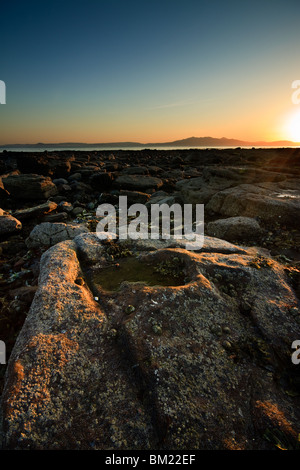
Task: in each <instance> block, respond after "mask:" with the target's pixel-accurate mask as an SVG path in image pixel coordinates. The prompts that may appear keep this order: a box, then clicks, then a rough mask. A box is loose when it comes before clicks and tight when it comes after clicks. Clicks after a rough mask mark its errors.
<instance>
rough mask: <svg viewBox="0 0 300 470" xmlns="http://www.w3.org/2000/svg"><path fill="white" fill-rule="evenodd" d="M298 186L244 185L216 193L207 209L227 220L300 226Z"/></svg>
mask: <svg viewBox="0 0 300 470" xmlns="http://www.w3.org/2000/svg"><path fill="white" fill-rule="evenodd" d="M295 186H296V185H295V182H291V184H290V185H289V184H287V183H285V184H280V183H278V184H277V183H269V184H263V183H262V184H255V185H254V184H241V185H238V186H235V187H233V188H229V189H225V190H224V191H219V192H217V193H216V194H214V195H213V197H212V198H211V199H210V201H209V202H208V203H207V205H206V207H205V208H206V210H207V211H212V212H214V213H217V214H221V215H224V216H227V217H235V216H243V217H260V218H261V219H262V220H264V221H266V222H275V221H277V222H280V223H282V224H287V225H289V226H298V221H299V217H300V190H299V185H298V188H297V189H295Z"/></svg>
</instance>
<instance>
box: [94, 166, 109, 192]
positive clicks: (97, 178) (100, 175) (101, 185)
mask: <svg viewBox="0 0 300 470" xmlns="http://www.w3.org/2000/svg"><path fill="white" fill-rule="evenodd" d="M112 182H113V176H112V174H111V173H109V172H105V171H98V172H96V173H93V174H92V175H91V176H90V179H89V183H90V185H91V187H92V188H93V189H96V190H98V191H105V190H107V189H109V188H111V186H112Z"/></svg>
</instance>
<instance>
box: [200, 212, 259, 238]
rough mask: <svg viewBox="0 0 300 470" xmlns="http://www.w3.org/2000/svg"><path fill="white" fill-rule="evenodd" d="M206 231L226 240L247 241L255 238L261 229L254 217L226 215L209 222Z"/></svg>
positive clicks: (212, 235)
mask: <svg viewBox="0 0 300 470" xmlns="http://www.w3.org/2000/svg"><path fill="white" fill-rule="evenodd" d="M206 233H207V234H208V235H210V236H211V237H217V238H221V239H224V240H228V241H240V242H241V241H244V242H249V241H251V240H255V239H257V238H258V237H259V236H260V235H261V234H262V233H263V231H262V229H261V227H260V225H259V223H258V221H257V220H256V219H253V218H251V217H228V218H227V219H218V220H215V221H213V222H209V223H208V224H207V226H206Z"/></svg>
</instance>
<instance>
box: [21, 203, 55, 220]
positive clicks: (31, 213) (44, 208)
mask: <svg viewBox="0 0 300 470" xmlns="http://www.w3.org/2000/svg"><path fill="white" fill-rule="evenodd" d="M56 208H57V204H56V203H55V202H53V201H47V202H45V203H44V204H39V205H38V206H33V207H27V208H26V209H19V210H16V211H15V212H14V213H13V215H14V217H16V218H18V219H20V220H27V219H31V218H33V217H40V216H41V215H46V214H50V212H52V211H54V210H55V209H56Z"/></svg>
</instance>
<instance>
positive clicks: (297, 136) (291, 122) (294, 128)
mask: <svg viewBox="0 0 300 470" xmlns="http://www.w3.org/2000/svg"><path fill="white" fill-rule="evenodd" d="M285 128H286V133H287V137H288V138H289V139H291V140H293V141H294V142H297V143H298V142H300V111H297V112H296V113H294V114H292V115H291V116H290V117H289V119H288V120H287V123H286V126H285Z"/></svg>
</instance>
